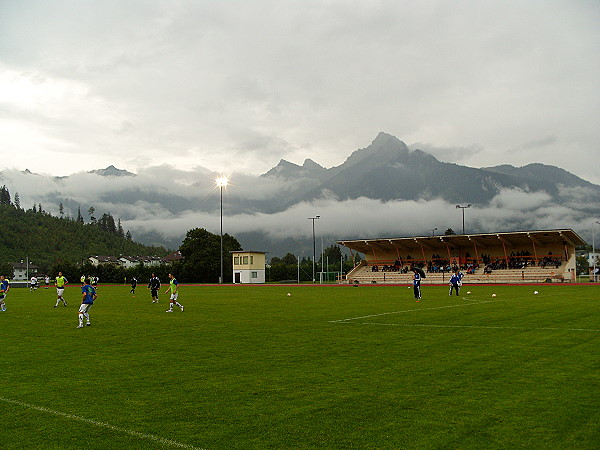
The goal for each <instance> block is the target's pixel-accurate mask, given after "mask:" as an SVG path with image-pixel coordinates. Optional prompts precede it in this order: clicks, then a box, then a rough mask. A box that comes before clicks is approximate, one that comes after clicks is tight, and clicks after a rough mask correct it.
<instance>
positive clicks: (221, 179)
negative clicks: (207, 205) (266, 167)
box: [215, 176, 229, 284]
mask: <svg viewBox="0 0 600 450" xmlns="http://www.w3.org/2000/svg"><path fill="white" fill-rule="evenodd" d="M215 183H216V184H217V187H218V188H219V190H220V191H221V275H220V276H219V284H221V283H223V188H224V187H227V184H229V178H228V177H225V176H221V177H219V178H217V179H215Z"/></svg>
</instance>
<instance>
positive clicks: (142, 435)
mask: <svg viewBox="0 0 600 450" xmlns="http://www.w3.org/2000/svg"><path fill="white" fill-rule="evenodd" d="M0 401H3V402H5V403H11V404H13V405H17V406H21V407H23V408H27V409H34V410H36V411H41V412H44V413H48V414H53V415H55V416H60V417H65V418H67V419H71V420H76V421H78V422H84V423H89V424H91V425H95V426H97V427H101V428H106V429H108V430H112V431H116V432H118V433H123V434H128V435H130V436H133V437H137V438H141V439H149V440H151V441H154V442H158V443H159V444H163V445H168V446H171V447H177V448H186V449H190V450H202V449H200V448H199V447H194V446H193V445H188V444H183V443H181V442H177V441H174V440H172V439H166V438H163V437H160V436H155V435H153V434H148V433H141V432H139V431H134V430H128V429H127V428H121V427H117V426H115V425H111V424H110V423H106V422H100V421H98V420H93V419H86V418H85V417H81V416H76V415H74V414H68V413H64V412H61V411H56V410H54V409H50V408H45V407H43V406H37V405H32V404H31V403H25V402H20V401H18V400H11V399H10V398H5V397H0Z"/></svg>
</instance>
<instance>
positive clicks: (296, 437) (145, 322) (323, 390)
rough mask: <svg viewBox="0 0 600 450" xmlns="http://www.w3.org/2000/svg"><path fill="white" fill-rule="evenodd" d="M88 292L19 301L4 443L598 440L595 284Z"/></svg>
mask: <svg viewBox="0 0 600 450" xmlns="http://www.w3.org/2000/svg"><path fill="white" fill-rule="evenodd" d="M164 289H166V286H164V288H163V292H164ZM468 290H470V291H472V293H471V294H469V295H467V294H466V292H467V291H468ZM534 290H538V291H539V294H537V295H534V294H533V291H534ZM79 291H80V290H79V288H78V287H77V286H71V287H67V289H66V292H65V297H66V299H67V301H68V302H69V305H68V306H67V307H63V306H62V305H61V306H59V307H57V308H54V307H53V306H54V303H55V300H56V294H55V290H54V289H48V290H45V289H40V290H38V291H37V292H33V293H32V292H29V291H28V290H26V289H12V290H11V291H10V293H9V295H8V296H7V299H6V303H7V306H8V310H7V311H6V312H2V313H0V329H1V330H2V340H1V342H2V347H1V351H0V377H1V384H0V385H1V386H2V390H1V391H0V426H1V428H0V448H2V449H11V448H36V449H38V448H61V449H63V448H72V449H79V448H89V449H94V448H98V449H107V448H136V449H145V448H148V449H150V448H188V449H192V448H205V449H250V448H278V449H279V448H294V449H302V448H305V449H312V448H331V449H335V448H378V449H380V448H394V449H395V448H473V449H480V448H544V447H545V448H590V449H591V448H598V446H599V445H600V407H599V405H600V351H599V348H600V287H597V286H564V285H544V286H464V287H463V290H462V292H461V295H460V296H458V297H456V296H454V297H449V296H448V288H447V287H444V286H423V288H422V291H423V299H422V300H421V301H420V302H415V299H414V298H413V295H412V288H408V289H407V287H406V286H360V287H353V286H306V285H305V286H302V285H301V286H272V285H267V286H231V285H228V286H185V285H182V286H181V288H180V296H179V301H180V302H181V303H182V304H183V305H184V306H185V312H180V311H179V309H178V308H175V310H174V312H173V313H169V314H167V313H165V310H166V309H167V307H168V303H167V295H165V294H162V293H161V300H160V303H159V304H152V303H151V301H150V300H151V299H150V293H149V291H148V290H146V289H145V288H144V287H141V288H138V293H137V295H136V297H132V296H131V295H130V294H129V286H100V288H99V289H98V299H97V301H96V302H95V304H94V306H93V308H92V309H91V320H92V326H91V327H85V328H83V329H76V326H77V310H78V306H79V303H80V299H81V295H80V293H79ZM288 292H289V293H291V296H289V297H288V296H287V295H286V294H287V293H288ZM493 293H495V294H496V296H495V297H492V294H493Z"/></svg>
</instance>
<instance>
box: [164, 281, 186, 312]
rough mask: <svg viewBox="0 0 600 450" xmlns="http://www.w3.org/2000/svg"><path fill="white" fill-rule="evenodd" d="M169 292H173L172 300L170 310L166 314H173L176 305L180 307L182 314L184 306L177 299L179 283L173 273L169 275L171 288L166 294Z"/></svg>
mask: <svg viewBox="0 0 600 450" xmlns="http://www.w3.org/2000/svg"><path fill="white" fill-rule="evenodd" d="M169 291H171V298H170V303H169V309H167V311H166V312H173V306H174V305H177V306H179V307H180V308H181V312H183V305H182V304H181V303H179V302H178V301H177V298H178V297H179V282H178V281H177V280H176V279H175V277H174V276H173V274H172V273H170V274H169V287H168V288H167V290H166V291H165V294H166V293H167V292H169Z"/></svg>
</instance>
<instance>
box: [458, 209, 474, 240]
mask: <svg viewBox="0 0 600 450" xmlns="http://www.w3.org/2000/svg"><path fill="white" fill-rule="evenodd" d="M470 207H471V204H470V203H469V204H468V205H466V206H461V205H456V208H460V209H462V225H463V232H462V234H465V209H467V208H470Z"/></svg>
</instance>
